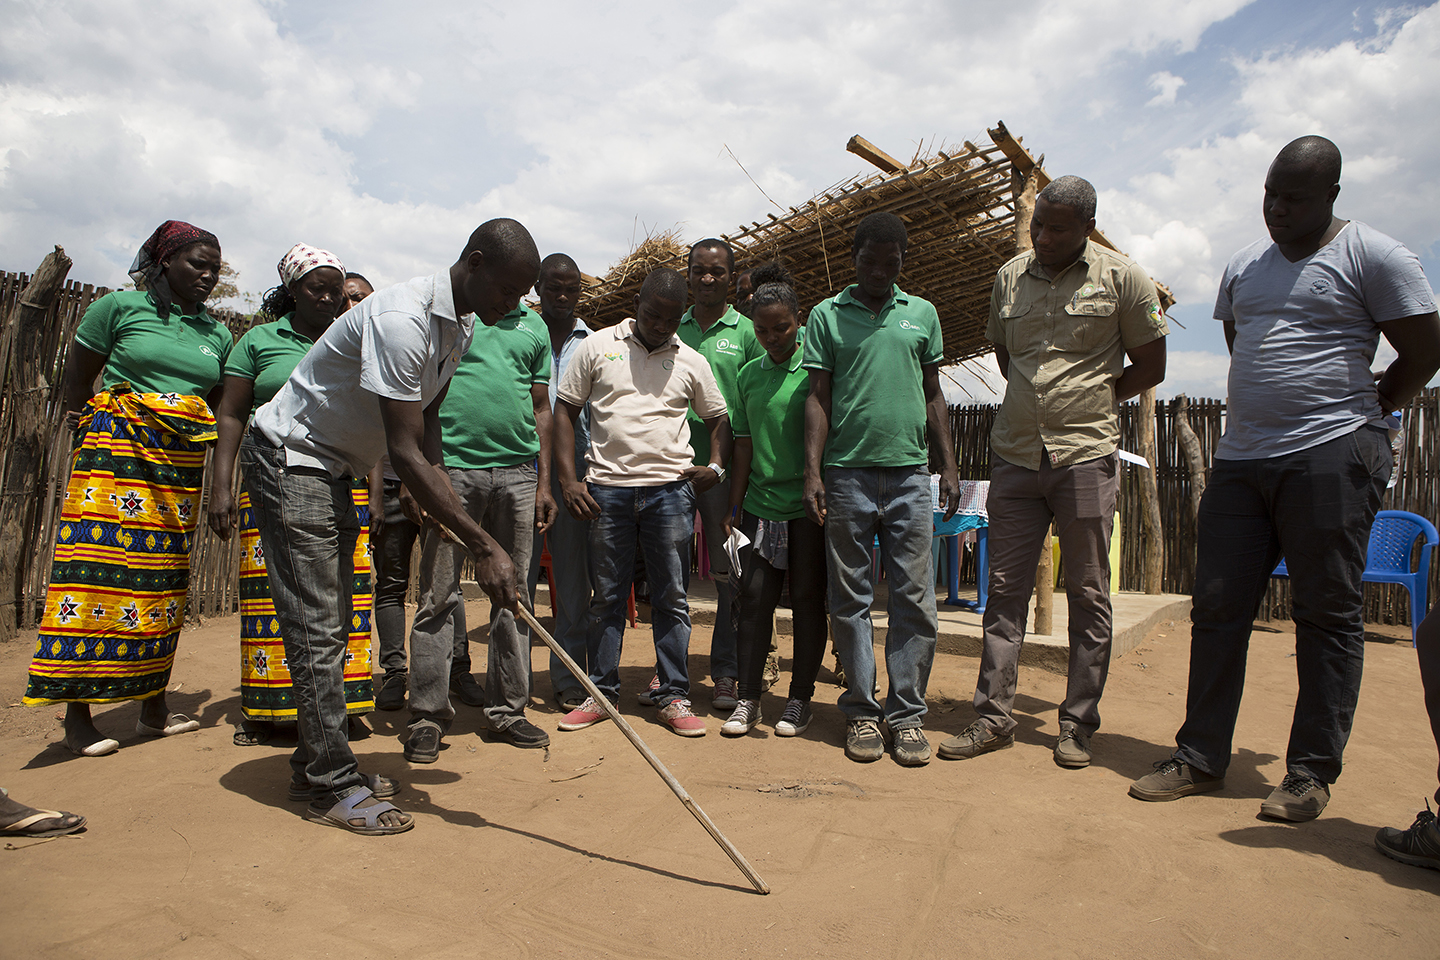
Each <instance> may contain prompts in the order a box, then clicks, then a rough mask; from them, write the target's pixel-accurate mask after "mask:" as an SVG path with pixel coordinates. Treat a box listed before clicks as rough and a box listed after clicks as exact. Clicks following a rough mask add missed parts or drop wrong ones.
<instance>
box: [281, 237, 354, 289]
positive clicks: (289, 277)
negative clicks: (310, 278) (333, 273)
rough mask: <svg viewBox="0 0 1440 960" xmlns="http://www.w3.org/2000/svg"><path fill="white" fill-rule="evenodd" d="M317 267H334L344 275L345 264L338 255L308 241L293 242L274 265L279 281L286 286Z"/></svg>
mask: <svg viewBox="0 0 1440 960" xmlns="http://www.w3.org/2000/svg"><path fill="white" fill-rule="evenodd" d="M317 267H334V268H335V269H336V270H339V271H340V275H341V276H342V277H343V276H344V275H345V265H344V264H343V263H341V262H340V258H339V257H337V256H335V254H333V253H331V252H330V251H329V250H321V249H320V248H319V247H312V246H310V245H309V244H308V243H297V244H295V246H293V247H291V248H290V252H288V253H286V254H285V256H283V257H281V258H280V262H279V263H277V264H276V265H275V269H276V270H278V271H279V272H280V282H281V283H283V284H284V285H285V286H287V287H288V286H290V284H292V283H294V282H295V281H296V280H299V279H300V278H301V277H303V276H305V274H307V273H309V272H310V271H311V270H314V269H316V268H317Z"/></svg>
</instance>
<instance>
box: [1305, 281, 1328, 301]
mask: <svg viewBox="0 0 1440 960" xmlns="http://www.w3.org/2000/svg"><path fill="white" fill-rule="evenodd" d="M1310 292H1311V293H1313V294H1315V296H1317V297H1323V296H1324V295H1325V294H1327V293H1329V292H1330V281H1329V280H1328V279H1326V278H1325V277H1321V278H1320V279H1319V280H1316V281H1315V282H1314V283H1312V284H1310Z"/></svg>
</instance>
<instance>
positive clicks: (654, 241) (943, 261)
mask: <svg viewBox="0 0 1440 960" xmlns="http://www.w3.org/2000/svg"><path fill="white" fill-rule="evenodd" d="M989 133H990V138H991V143H990V145H988V146H985V147H979V146H976V145H975V144H973V143H971V142H970V141H968V140H967V141H965V143H964V145H963V147H962V148H960V149H951V150H945V149H941V150H937V151H936V152H935V153H933V154H932V155H930V156H928V157H925V158H923V159H922V158H917V159H915V160H914V161H912V162H911V163H909V164H904V163H901V162H900V161H898V160H895V159H894V158H893V157H890V156H888V155H887V154H885V153H884V152H883V151H881V150H880V149H879V148H877V147H875V146H874V145H873V144H871V143H869V142H868V141H866V140H865V139H864V138H862V137H858V136H857V137H853V138H851V140H850V143H849V145H848V147H847V149H849V150H850V151H851V152H852V153H855V154H857V155H859V156H861V157H864V158H865V159H866V160H869V161H870V162H871V163H873V164H875V165H876V166H877V167H880V169H881V172H880V173H874V174H869V175H861V176H855V177H852V178H850V179H848V180H844V181H842V182H840V183H838V184H836V185H835V186H833V187H830V188H829V189H827V190H824V191H821V192H820V193H819V194H817V195H816V196H814V197H812V198H811V199H810V200H808V201H807V202H805V203H804V204H802V205H798V206H793V207H790V208H789V209H788V210H785V211H784V212H782V213H780V214H778V215H777V214H774V213H770V214H766V216H765V219H764V220H763V221H758V220H757V221H752V222H751V223H750V224H748V225H742V226H741V227H740V228H739V229H737V230H735V231H734V232H732V233H729V234H722V235H721V236H722V237H723V238H724V239H725V240H726V241H728V242H729V243H730V244H731V245H732V246H733V247H734V248H735V265H736V269H737V270H744V269H746V268H748V267H753V266H758V265H759V264H761V263H763V262H765V261H767V260H771V259H779V260H781V261H782V262H783V263H784V264H785V266H786V267H787V268H788V269H789V270H790V272H791V274H793V275H794V277H795V283H796V293H797V294H798V295H799V298H800V303H801V306H802V308H805V309H808V308H809V307H811V306H814V305H815V304H816V303H819V302H820V301H821V300H824V299H825V298H827V297H829V296H832V295H833V294H835V293H837V292H839V291H840V290H842V289H844V288H845V287H846V286H847V285H848V284H850V283H852V282H854V269H853V267H852V266H851V253H850V238H851V236H852V235H853V234H854V232H855V228H856V226H858V225H859V223H860V221H861V220H862V219H863V218H864V217H865V216H866V215H867V214H870V213H874V212H876V211H888V212H890V213H894V214H895V215H897V216H899V217H900V218H901V219H902V220H904V221H905V225H906V228H907V230H908V231H909V247H908V250H907V252H906V256H905V266H904V270H903V272H902V273H901V275H900V280H899V283H900V286H901V287H903V288H904V289H905V291H906V292H907V293H913V294H916V295H917V296H921V297H924V298H925V299H926V300H929V301H930V302H931V303H933V304H935V308H936V310H937V311H938V312H939V314H940V326H941V330H942V331H943V333H944V336H945V358H946V360H947V361H957V360H964V359H967V358H970V357H975V356H979V355H980V354H984V353H988V352H989V351H990V349H991V344H990V342H989V341H988V340H986V339H985V326H986V323H987V321H988V319H989V311H990V289H991V286H992V284H993V282H994V279H995V273H996V271H997V270H999V268H1000V267H1001V266H1002V265H1003V264H1004V263H1005V262H1006V261H1007V260H1009V259H1010V258H1011V257H1013V256H1014V255H1015V250H1016V245H1015V197H1016V194H1017V193H1018V192H1019V191H1020V190H1022V189H1023V184H1024V177H1025V176H1027V175H1029V174H1030V173H1031V171H1034V172H1035V176H1036V181H1037V189H1040V188H1043V187H1044V186H1045V184H1047V183H1049V181H1050V177H1049V176H1048V175H1046V174H1045V172H1044V170H1043V168H1040V167H1039V164H1038V163H1037V162H1036V160H1035V159H1034V158H1033V157H1032V156H1031V155H1030V153H1029V152H1028V151H1027V150H1026V149H1025V148H1024V147H1023V146H1022V145H1021V144H1020V143H1019V141H1017V140H1015V139H1014V138H1013V137H1011V136H1010V133H1009V131H1008V130H1006V129H1005V124H1004V123H1003V122H1001V123H999V124H998V125H997V126H996V128H995V129H993V130H990V131H989ZM1043 159H1044V158H1043V157H1042V158H1041V162H1043ZM697 239H698V238H697ZM1093 239H1094V240H1096V241H1097V242H1099V243H1102V244H1104V245H1105V246H1108V247H1112V248H1113V247H1114V245H1113V244H1112V243H1110V241H1109V240H1108V239H1106V238H1105V237H1104V235H1103V234H1101V233H1100V232H1099V231H1096V233H1095V234H1094V235H1093ZM687 249H688V244H686V243H683V242H682V241H681V240H680V238H679V236H678V235H677V234H676V233H675V232H673V231H672V232H668V233H663V234H658V235H652V236H650V237H647V238H646V239H645V240H644V241H642V242H641V243H640V244H639V245H638V246H637V247H636V249H635V250H634V251H633V252H632V253H630V254H629V255H628V256H626V257H624V258H623V259H621V260H620V261H619V262H618V263H616V264H615V266H613V267H612V268H611V269H610V270H609V271H608V272H607V273H606V274H605V276H604V277H602V278H600V279H598V280H594V282H592V283H588V284H587V286H586V289H585V291H584V293H582V295H581V299H580V304H579V308H580V312H581V313H582V314H583V315H584V316H586V317H587V318H589V319H590V322H591V323H592V324H593V325H594V326H596V327H606V326H609V325H611V324H615V323H619V322H620V321H621V320H622V319H624V318H625V317H627V316H629V315H630V314H631V311H632V309H633V303H634V298H635V295H636V294H637V293H639V292H640V283H641V282H642V281H643V280H644V279H645V276H646V274H648V273H649V272H650V271H651V270H653V269H655V268H656V267H671V268H674V269H676V270H679V271H680V272H681V273H684V272H685V267H686V263H685V260H686V251H687ZM591 279H593V278H591ZM1161 294H1162V298H1163V299H1164V300H1165V302H1166V305H1167V306H1168V305H1169V303H1171V302H1173V298H1170V297H1169V291H1168V290H1166V289H1165V288H1164V287H1163V286H1162V287H1161Z"/></svg>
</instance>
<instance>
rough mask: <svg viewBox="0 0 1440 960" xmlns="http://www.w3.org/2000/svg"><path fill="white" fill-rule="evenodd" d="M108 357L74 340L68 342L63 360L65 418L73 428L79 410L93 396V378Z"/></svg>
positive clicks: (97, 374) (78, 419)
mask: <svg viewBox="0 0 1440 960" xmlns="http://www.w3.org/2000/svg"><path fill="white" fill-rule="evenodd" d="M108 359H110V358H109V357H108V356H106V355H105V354H103V353H96V352H95V351H94V350H91V349H90V348H89V347H85V346H81V345H80V344H79V343H77V342H75V341H71V343H70V356H69V357H68V358H67V359H66V361H65V419H66V422H68V423H69V424H70V426H71V428H72V429H73V428H74V427H75V426H77V425H78V424H79V422H80V411H81V410H83V409H85V404H87V403H89V402H90V398H91V397H93V396H95V378H96V377H98V376H100V371H101V370H104V369H105V361H106V360H108Z"/></svg>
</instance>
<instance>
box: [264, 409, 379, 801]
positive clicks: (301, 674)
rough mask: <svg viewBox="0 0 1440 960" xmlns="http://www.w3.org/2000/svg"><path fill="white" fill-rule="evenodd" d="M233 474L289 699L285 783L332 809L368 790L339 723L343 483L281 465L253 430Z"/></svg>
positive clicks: (348, 506) (347, 501)
mask: <svg viewBox="0 0 1440 960" xmlns="http://www.w3.org/2000/svg"><path fill="white" fill-rule="evenodd" d="M240 468H241V470H242V471H243V476H244V483H245V492H246V493H248V494H250V506H251V509H252V510H253V511H254V514H255V525H256V526H257V527H258V528H259V531H260V546H261V549H262V550H264V552H265V567H266V572H267V574H268V575H269V581H270V596H271V598H272V599H273V600H274V602H275V615H276V617H277V618H278V619H279V621H280V632H281V635H282V637H283V638H284V640H285V659H286V661H287V665H288V666H289V668H290V678H291V684H292V688H293V690H294V696H295V709H296V714H297V716H296V720H297V729H298V732H299V742H298V743H297V744H296V746H295V753H294V754H293V755H292V756H291V758H290V768H291V777H292V779H293V780H295V781H296V782H300V781H308V782H309V784H310V792H311V796H312V798H313V800H314V801H315V803H317V804H318V805H320V806H326V807H328V806H333V805H334V804H335V803H336V802H338V801H339V800H341V799H343V798H344V797H346V796H348V795H350V794H351V793H354V792H355V791H356V790H358V789H360V788H361V787H363V786H364V785H365V777H364V776H363V775H362V774H361V773H360V769H359V766H358V764H357V763H356V761H355V754H354V753H353V752H351V750H350V741H349V737H348V735H347V734H348V731H347V729H346V722H345V655H346V651H347V648H348V646H349V642H350V618H351V616H352V615H353V614H352V610H351V607H350V584H351V583H352V581H353V579H354V573H355V569H354V568H355V542H356V540H357V539H358V538H359V536H360V518H359V516H358V515H357V514H356V513H355V502H354V500H353V499H352V497H351V495H350V478H349V477H339V478H334V477H330V476H328V475H327V474H326V473H325V472H324V471H322V470H318V469H313V468H309V467H290V466H286V464H285V451H284V450H283V449H281V448H280V447H277V446H274V445H273V444H271V443H270V441H269V440H266V439H265V438H263V437H261V436H259V435H257V434H256V433H255V432H254V431H250V432H249V433H247V434H246V436H245V439H244V441H243V442H242V443H241V444H240Z"/></svg>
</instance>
